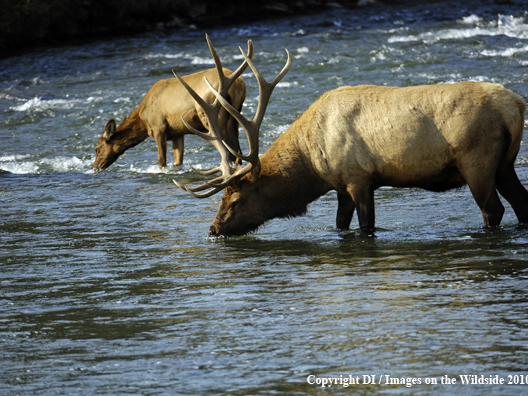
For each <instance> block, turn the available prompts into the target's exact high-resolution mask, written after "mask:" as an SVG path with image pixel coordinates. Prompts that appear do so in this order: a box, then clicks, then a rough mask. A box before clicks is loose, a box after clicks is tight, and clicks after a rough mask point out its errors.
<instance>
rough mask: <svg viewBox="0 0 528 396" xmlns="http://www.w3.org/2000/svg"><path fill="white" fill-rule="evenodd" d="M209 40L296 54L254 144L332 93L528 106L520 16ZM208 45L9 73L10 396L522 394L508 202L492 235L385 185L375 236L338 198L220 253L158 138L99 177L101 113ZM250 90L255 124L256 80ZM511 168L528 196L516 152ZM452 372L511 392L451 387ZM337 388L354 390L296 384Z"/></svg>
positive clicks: (454, 203)
mask: <svg viewBox="0 0 528 396" xmlns="http://www.w3.org/2000/svg"><path fill="white" fill-rule="evenodd" d="M518 4H520V2H518ZM208 33H209V34H210V36H211V38H212V40H213V43H214V44H215V46H216V47H217V49H218V52H219V53H220V56H221V57H222V59H223V60H224V64H225V65H226V66H227V67H231V68H233V67H236V66H237V65H238V64H239V63H240V61H241V60H240V59H241V58H240V56H239V55H238V50H237V47H238V46H239V45H241V46H245V43H246V41H247V39H248V38H251V39H252V40H253V42H254V44H255V49H256V55H255V62H256V63H257V66H258V67H259V68H260V70H261V71H262V73H263V74H264V75H265V76H272V75H274V74H275V73H277V72H278V71H279V70H280V68H281V67H282V65H283V64H284V62H285V52H284V48H285V47H286V48H288V49H289V50H290V51H291V52H292V54H293V55H294V65H293V68H292V70H291V71H290V73H289V74H288V75H287V77H286V78H285V79H284V80H283V82H282V83H281V84H280V86H279V87H278V88H277V89H276V90H275V93H274V96H273V99H272V102H271V104H270V107H269V108H268V112H267V117H266V119H265V121H264V125H263V128H262V137H261V146H262V147H261V151H264V150H265V149H266V148H267V147H269V145H271V144H272V142H273V141H274V140H275V139H276V137H277V136H279V135H280V134H281V133H282V132H283V131H284V130H285V129H286V128H287V126H288V125H289V124H290V123H291V122H292V121H293V120H294V119H295V118H296V117H297V116H298V115H299V114H300V113H302V112H303V111H304V110H305V109H306V108H307V106H308V105H309V104H310V103H312V102H313V101H314V100H315V99H317V98H318V97H319V96H320V95H321V94H322V93H323V92H325V91H327V90H329V89H331V88H335V87H338V86H341V85H355V84H360V83H372V84H379V85H383V84H387V85H397V86H408V85H417V84H430V83H452V82H455V81H461V80H473V81H492V82H498V83H501V84H504V85H505V86H506V87H508V88H510V89H512V90H514V91H515V92H517V93H518V94H519V95H521V96H522V97H523V98H524V99H525V100H527V99H528V85H527V83H528V6H526V5H513V6H498V5H490V4H488V3H487V2H476V1H474V2H473V1H470V2H464V5H456V6H453V5H445V4H442V3H438V4H432V5H431V4H430V5H417V6H413V7H411V6H407V7H394V8H381V9H380V8H372V9H370V8H366V9H359V10H354V11H344V10H335V11H330V12H326V13H321V14H319V15H315V16H310V17H295V18H294V17H292V18H289V19H283V20H279V21H266V22H257V23H254V24H241V25H239V26H235V27H230V28H225V29H211V30H209V31H208ZM204 34H205V32H203V31H177V32H170V33H163V32H159V33H151V34H146V35H142V36H137V37H130V38H120V39H115V40H111V41H98V42H94V43H91V44H86V45H77V46H73V45H72V46H66V47H61V48H48V49H39V50H35V51H32V52H30V53H28V54H25V55H20V56H16V57H11V58H8V59H4V60H1V61H0V113H1V118H0V172H1V173H0V205H1V211H0V214H1V216H0V356H1V363H2V365H1V367H2V368H1V369H0V394H2V395H4V394H5V395H17V394H20V395H54V394H59V395H94V394H104V395H274V394H289V395H319V394H323V393H325V394H326V393H339V394H359V395H372V394H379V395H399V394H411V393H412V394H417V395H451V394H463V395H483V394H486V395H527V394H528V385H526V384H527V382H528V378H526V376H527V375H528V346H527V345H528V291H527V290H528V230H527V229H522V228H518V227H517V221H516V218H515V216H514V214H513V211H512V210H511V208H510V207H509V206H508V205H505V206H506V214H505V217H504V219H503V223H502V225H503V227H502V228H501V229H497V230H491V231H490V230H484V229H482V228H481V224H482V220H481V215H480V212H479V209H478V208H477V206H476V204H475V203H474V201H473V199H472V197H471V195H470V193H469V191H468V190H467V188H465V189H461V190H455V191H451V192H447V193H430V192H425V191H421V190H415V189H405V190H404V189H396V188H384V189H381V190H379V191H378V192H377V194H376V210H377V219H376V220H377V226H378V227H379V228H380V229H379V231H378V232H377V233H376V237H375V238H373V237H365V236H362V235H361V234H360V233H359V232H358V231H357V230H356V229H355V227H357V225H356V224H357V222H356V220H355V219H354V220H353V227H354V228H353V229H352V230H351V231H349V232H340V231H337V230H336V229H335V213H336V209H337V202H336V196H335V193H329V194H327V195H326V196H324V197H322V198H321V199H319V200H318V201H316V202H315V203H313V204H312V205H311V206H310V207H309V212H308V214H307V216H305V217H300V218H296V219H291V220H274V221H271V222H270V223H268V224H267V225H266V226H264V227H263V228H261V229H260V230H259V231H258V232H256V233H254V234H252V235H250V236H246V237H241V238H232V239H227V240H222V239H217V240H212V239H209V238H207V230H208V227H209V224H210V222H211V221H212V219H213V217H214V214H215V212H216V208H217V207H218V204H219V200H220V195H218V196H215V197H212V198H209V199H204V200H199V199H195V198H192V197H190V196H188V195H187V194H186V193H184V192H183V191H181V190H178V189H176V188H175V187H174V185H172V183H171V179H173V178H177V179H191V180H194V181H196V182H199V181H200V179H199V178H196V177H195V176H193V175H192V173H191V172H190V171H189V168H188V167H187V166H185V167H183V168H181V169H179V168H174V167H169V168H168V169H166V170H160V169H159V168H158V166H157V161H156V148H155V143H154V142H153V140H150V139H149V140H148V141H146V142H145V143H144V144H142V145H140V146H138V147H136V148H134V149H131V150H129V151H128V152H127V153H126V155H124V156H122V157H121V158H119V159H118V161H117V162H116V163H115V164H114V165H113V166H112V167H111V168H109V169H108V170H107V171H105V172H102V173H99V174H93V173H92V172H91V170H90V167H91V164H92V162H93V159H94V154H93V149H94V147H95V143H96V141H97V140H98V138H99V136H100V135H101V134H102V132H103V128H104V125H105V123H106V121H107V120H108V118H111V117H115V118H116V119H118V120H121V119H122V118H123V117H124V115H126V114H128V113H130V112H131V111H132V110H133V109H134V108H135V106H137V105H138V104H139V102H140V101H141V99H142V97H143V95H144V94H145V93H146V91H147V90H148V88H149V87H150V86H151V85H152V84H153V83H154V82H155V81H157V80H158V79H161V78H170V77H171V69H172V68H175V69H177V70H178V71H179V72H180V73H181V74H186V73H191V72H195V71H198V70H202V69H205V68H209V67H212V60H211V59H210V55H209V53H208V49H207V46H206V43H205V40H204ZM244 78H245V80H246V83H247V84H248V89H249V92H248V98H247V100H246V106H245V108H244V113H246V114H251V113H252V111H254V110H255V107H256V103H257V91H256V83H255V80H254V79H253V78H252V76H251V74H249V73H246V74H245V75H244ZM525 132H526V131H525ZM525 142H526V140H525ZM185 156H186V157H185V160H186V161H189V162H190V163H191V164H193V165H194V166H197V167H202V168H208V167H211V166H213V165H214V164H216V163H217V161H218V159H217V155H216V154H215V151H214V149H213V148H212V147H209V146H208V145H207V143H206V142H204V141H201V140H200V139H198V138H197V137H188V138H186V152H185ZM516 167H517V172H518V174H519V177H520V179H521V181H522V182H523V183H524V185H525V186H528V148H527V145H526V143H525V144H524V145H523V146H522V147H521V152H520V155H519V157H518V160H517V164H516ZM310 375H313V376H314V377H309V376H310ZM371 375H374V376H375V381H376V384H366V383H365V382H368V381H366V379H367V378H371V377H363V376H371ZM460 375H478V376H479V377H478V378H480V376H481V375H483V376H485V377H486V378H490V375H491V376H492V378H499V379H500V378H502V379H504V384H502V385H495V384H494V385H478V384H477V385H471V384H470V385H462V384H461V378H460V377H459V376H460ZM341 376H342V377H345V378H349V376H352V377H353V378H355V377H359V380H360V384H359V385H351V386H350V387H348V388H345V387H343V385H337V386H336V385H334V386H332V387H331V388H328V387H325V388H322V387H321V385H318V384H309V383H308V382H307V379H308V380H309V381H311V382H313V381H315V379H316V378H317V379H318V381H319V382H320V381H321V378H323V377H332V378H335V377H337V378H342V377H341ZM380 376H383V377H381V379H382V381H381V384H377V382H379V380H380ZM385 376H390V377H394V378H395V379H396V380H398V381H399V380H400V379H403V381H404V382H405V381H406V379H407V378H410V380H411V381H412V379H414V380H415V381H416V382H417V381H418V380H420V382H421V383H420V384H418V383H415V384H414V385H412V383H411V384H410V385H412V386H410V387H408V386H407V385H405V384H395V383H393V384H386V382H389V383H390V378H389V380H387V377H385ZM444 376H448V378H456V379H457V382H456V383H455V384H450V385H447V384H442V381H441V379H442V378H444V382H445V377H444ZM495 376H498V377H495ZM508 376H512V377H511V378H510V377H508ZM510 380H511V382H517V383H518V384H517V385H515V384H507V383H508V382H509V381H510ZM521 380H522V381H524V384H525V385H521V384H519V383H520V382H521ZM434 381H437V382H438V384H436V385H435V384H434ZM426 382H433V384H431V383H429V384H428V383H426Z"/></svg>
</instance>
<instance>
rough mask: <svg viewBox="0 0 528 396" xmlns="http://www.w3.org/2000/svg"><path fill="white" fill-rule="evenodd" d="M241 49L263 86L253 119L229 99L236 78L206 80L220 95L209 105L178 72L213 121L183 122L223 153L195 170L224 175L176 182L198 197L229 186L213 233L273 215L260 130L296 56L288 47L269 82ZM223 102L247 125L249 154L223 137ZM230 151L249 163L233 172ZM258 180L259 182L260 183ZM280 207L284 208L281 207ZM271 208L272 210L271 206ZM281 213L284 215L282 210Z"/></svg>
mask: <svg viewBox="0 0 528 396" xmlns="http://www.w3.org/2000/svg"><path fill="white" fill-rule="evenodd" d="M208 43H209V47H210V48H211V53H213V57H215V52H214V48H213V47H212V45H211V43H210V41H209V39H208ZM249 43H250V42H248V47H249V46H250V44H249ZM240 51H241V52H242V55H243V56H244V59H245V61H244V63H243V64H242V65H241V66H240V68H245V67H247V65H249V67H250V68H251V70H252V71H253V74H254V75H255V77H256V79H257V82H258V86H259V102H258V106H257V111H256V113H255V116H254V118H253V119H252V120H251V121H249V120H248V119H246V118H245V117H244V116H242V115H241V114H240V112H239V111H238V110H236V109H235V108H234V107H233V106H231V105H230V104H229V102H228V101H227V100H226V99H225V97H226V93H227V90H228V89H229V85H230V84H231V83H232V81H234V80H232V81H228V79H227V78H225V77H224V78H223V79H221V81H223V82H224V84H221V85H220V89H219V90H218V91H216V90H215V89H214V88H213V87H212V85H211V84H210V83H209V81H207V80H206V82H207V84H208V86H209V88H210V89H211V91H212V92H213V93H214V95H215V97H216V99H215V101H214V102H213V104H212V105H208V104H206V103H205V102H204V101H203V100H202V99H201V98H200V96H199V95H197V94H196V92H194V91H193V90H192V89H191V88H190V87H189V86H188V85H186V84H185V82H184V81H183V80H181V79H180V78H179V77H178V75H177V74H176V73H175V76H176V77H177V78H179V79H180V82H181V83H182V84H183V85H184V86H185V87H186V88H187V90H188V91H189V93H190V94H191V95H192V96H193V98H194V99H195V100H196V101H197V102H198V103H199V104H200V106H201V107H202V108H203V110H204V112H205V114H206V115H207V118H208V121H209V126H210V127H209V132H208V133H202V132H200V131H197V130H196V129H194V128H192V127H191V126H190V125H189V124H188V123H187V122H186V121H185V120H183V118H182V120H183V122H184V123H185V125H186V126H187V128H189V130H190V131H192V132H193V133H195V134H197V135H198V136H201V137H203V138H204V139H207V140H209V141H210V142H211V143H212V144H213V145H214V146H215V148H216V149H217V150H218V152H219V153H220V157H221V163H220V166H218V167H217V168H214V169H212V170H210V171H207V172H197V171H196V170H194V169H193V171H195V172H197V173H200V174H204V175H210V174H213V173H216V172H222V175H221V176H219V177H217V178H215V179H213V180H211V181H208V182H205V183H204V184H202V185H200V186H198V187H194V188H188V187H186V186H183V185H181V184H179V183H178V182H176V181H175V180H174V183H175V184H176V185H177V186H178V187H180V188H182V189H184V190H185V191H187V192H189V193H190V194H191V195H193V196H195V197H197V198H206V197H210V196H212V195H214V194H216V193H218V192H219V191H221V190H223V189H225V190H226V191H225V194H224V196H223V198H222V202H221V204H220V207H219V209H218V212H217V214H216V217H215V219H214V221H213V223H212V225H211V227H210V230H209V234H210V235H211V236H218V235H243V234H246V233H248V232H251V231H253V230H255V229H257V228H258V227H259V226H260V225H261V224H262V223H264V221H266V220H267V219H269V217H268V216H266V217H264V211H263V210H261V208H263V206H267V205H268V203H267V202H266V197H265V195H263V194H264V193H263V191H267V190H268V189H266V188H262V187H263V184H266V183H268V182H270V178H267V177H264V178H261V166H260V159H259V154H258V150H259V130H260V125H261V123H262V120H263V118H264V113H265V112H266V108H267V106H268V103H269V100H270V97H271V94H272V92H273V89H274V88H275V86H276V85H277V84H278V83H279V82H280V81H281V80H282V79H283V78H284V76H285V75H286V73H288V71H289V70H290V67H291V64H292V57H291V54H290V53H289V51H288V50H286V53H287V56H288V60H287V62H286V65H285V66H284V67H283V69H282V70H281V72H280V73H279V74H278V75H277V76H276V77H275V78H274V79H273V80H272V81H271V82H268V81H266V80H265V79H264V77H262V75H261V74H260V72H259V71H258V70H257V68H256V67H255V65H254V64H253V62H252V60H251V58H250V56H248V55H247V54H246V53H244V51H243V50H242V48H240ZM248 52H249V51H248ZM215 60H216V57H215ZM217 67H218V64H217ZM240 68H239V69H240ZM235 74H236V72H235V73H234V74H233V75H232V76H234V75H235ZM232 76H230V79H232ZM235 78H236V77H235ZM224 85H225V86H224ZM221 106H222V107H223V108H225V109H226V110H227V111H228V112H229V113H230V114H231V115H232V116H233V117H234V118H235V119H236V120H237V121H238V122H239V124H240V125H241V126H242V128H243V129H244V131H245V133H246V137H247V139H248V142H249V154H247V155H243V154H239V153H237V152H236V151H235V150H234V149H232V148H231V147H229V145H228V144H227V143H226V142H224V141H222V139H221V136H220V133H219V129H218V111H219V109H220V107H221ZM229 152H230V153H231V154H233V155H234V156H235V157H237V158H238V159H240V160H242V161H245V162H247V164H246V165H245V166H244V167H239V168H238V169H237V170H236V171H235V172H234V173H232V171H231V168H230V167H229V163H228V157H229ZM257 181H258V182H259V183H257ZM207 189H209V191H206V192H204V193H198V192H200V191H204V190H207ZM278 210H279V211H280V209H278ZM267 212H268V214H269V210H268V211H267ZM278 215H279V216H280V213H279V214H278Z"/></svg>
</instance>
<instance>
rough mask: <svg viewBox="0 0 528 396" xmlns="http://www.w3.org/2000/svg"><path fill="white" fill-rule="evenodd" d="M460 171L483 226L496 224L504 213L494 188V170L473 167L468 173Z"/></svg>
mask: <svg viewBox="0 0 528 396" xmlns="http://www.w3.org/2000/svg"><path fill="white" fill-rule="evenodd" d="M461 173H462V175H463V176H464V178H465V180H466V182H467V184H468V186H469V189H470V191H471V194H472V195H473V198H474V199H475V201H476V202H477V205H478V206H479V208H480V210H481V212H482V217H483V219H484V226H485V227H495V226H498V225H499V224H500V222H501V220H502V216H503V215H504V206H503V205H502V202H501V201H500V199H499V194H497V190H496V189H495V175H494V173H495V172H494V171H491V170H490V169H488V170H486V169H480V170H479V169H475V170H474V171H473V172H471V173H470V174H468V173H467V172H464V171H461Z"/></svg>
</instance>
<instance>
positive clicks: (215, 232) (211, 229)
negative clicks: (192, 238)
mask: <svg viewBox="0 0 528 396" xmlns="http://www.w3.org/2000/svg"><path fill="white" fill-rule="evenodd" d="M209 236H211V237H216V236H218V229H217V227H215V226H214V225H212V226H211V227H209Z"/></svg>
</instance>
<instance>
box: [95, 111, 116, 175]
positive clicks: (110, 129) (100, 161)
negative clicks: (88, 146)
mask: <svg viewBox="0 0 528 396" xmlns="http://www.w3.org/2000/svg"><path fill="white" fill-rule="evenodd" d="M116 127H117V126H116V122H115V120H114V119H113V118H112V119H110V120H109V121H108V123H107V124H106V127H105V130H104V132H103V136H101V138H100V139H99V142H98V143H97V146H96V147H95V161H94V163H93V165H92V169H94V170H103V169H106V168H108V167H109V166H110V165H112V164H113V163H114V162H115V160H116V159H117V158H118V157H119V156H120V155H121V154H122V151H120V150H119V149H118V148H117V146H116V145H115V144H111V143H110V140H111V138H112V136H113V135H114V133H115V131H116Z"/></svg>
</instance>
